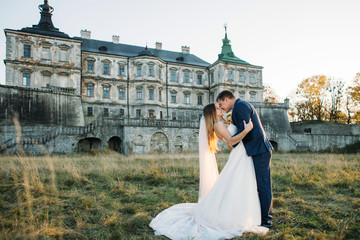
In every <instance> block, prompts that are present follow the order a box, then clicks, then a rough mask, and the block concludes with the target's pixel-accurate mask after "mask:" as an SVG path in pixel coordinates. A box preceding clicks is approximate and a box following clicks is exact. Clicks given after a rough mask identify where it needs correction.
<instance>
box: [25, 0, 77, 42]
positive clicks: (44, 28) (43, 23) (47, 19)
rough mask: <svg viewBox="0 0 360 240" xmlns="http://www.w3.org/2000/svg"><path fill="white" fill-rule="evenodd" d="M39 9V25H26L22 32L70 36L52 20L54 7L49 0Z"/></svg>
mask: <svg viewBox="0 0 360 240" xmlns="http://www.w3.org/2000/svg"><path fill="white" fill-rule="evenodd" d="M39 9H40V15H41V18H40V21H39V23H38V24H37V25H33V26H32V27H26V28H23V29H21V31H22V32H27V33H34V34H40V35H46V36H53V37H61V38H70V37H69V35H67V34H66V33H63V32H61V31H59V29H58V28H56V27H54V24H53V22H52V20H51V17H52V12H53V11H54V8H53V7H51V6H50V5H49V3H48V1H47V0H44V4H42V5H39Z"/></svg>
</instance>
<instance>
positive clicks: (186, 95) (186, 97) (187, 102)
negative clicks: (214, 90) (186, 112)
mask: <svg viewBox="0 0 360 240" xmlns="http://www.w3.org/2000/svg"><path fill="white" fill-rule="evenodd" d="M184 100H185V104H190V93H185V94H184Z"/></svg>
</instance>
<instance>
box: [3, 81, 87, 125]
mask: <svg viewBox="0 0 360 240" xmlns="http://www.w3.org/2000/svg"><path fill="white" fill-rule="evenodd" d="M15 114H16V115H18V118H19V121H20V123H21V125H29V124H42V125H59V124H60V125H67V126H83V125H84V117H83V110H82V103H81V97H80V96H78V95H74V94H69V93H64V92H56V91H50V90H41V89H31V88H26V87H16V86H4V85H1V86H0V124H12V117H13V116H14V115H15Z"/></svg>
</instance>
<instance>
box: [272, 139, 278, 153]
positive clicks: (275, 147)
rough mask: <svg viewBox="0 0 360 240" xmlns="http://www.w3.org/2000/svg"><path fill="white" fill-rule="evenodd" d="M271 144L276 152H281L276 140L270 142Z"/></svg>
mask: <svg viewBox="0 0 360 240" xmlns="http://www.w3.org/2000/svg"><path fill="white" fill-rule="evenodd" d="M270 143H271V145H272V146H273V147H274V150H275V151H277V150H279V146H278V143H277V142H275V141H274V140H270Z"/></svg>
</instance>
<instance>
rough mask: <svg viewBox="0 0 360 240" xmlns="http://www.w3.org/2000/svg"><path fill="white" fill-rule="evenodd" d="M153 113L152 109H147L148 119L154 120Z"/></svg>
mask: <svg viewBox="0 0 360 240" xmlns="http://www.w3.org/2000/svg"><path fill="white" fill-rule="evenodd" d="M154 113H155V111H154V110H153V109H149V118H151V119H154V118H155V115H154Z"/></svg>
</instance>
